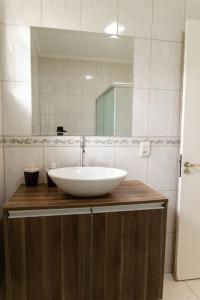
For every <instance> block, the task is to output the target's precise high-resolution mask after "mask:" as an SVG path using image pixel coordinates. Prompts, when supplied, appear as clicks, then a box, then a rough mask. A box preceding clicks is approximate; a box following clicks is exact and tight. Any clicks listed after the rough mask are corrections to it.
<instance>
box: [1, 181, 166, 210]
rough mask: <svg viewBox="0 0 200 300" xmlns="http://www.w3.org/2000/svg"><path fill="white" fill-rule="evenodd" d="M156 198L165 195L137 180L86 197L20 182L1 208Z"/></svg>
mask: <svg viewBox="0 0 200 300" xmlns="http://www.w3.org/2000/svg"><path fill="white" fill-rule="evenodd" d="M159 201H167V199H166V198H165V197H164V196H163V195H161V194H160V193H158V192H156V191H154V190H152V189H151V188H149V187H148V186H146V185H145V184H143V183H141V182H140V181H125V182H123V183H122V184H121V185H120V186H119V187H117V188H116V189H115V190H114V191H113V192H111V193H110V194H107V195H105V196H102V197H96V198H88V199H87V198H74V197H72V196H69V195H67V194H65V193H64V192H62V191H61V190H59V189H58V188H57V187H51V188H49V187H48V186H47V185H46V184H41V185H39V186H37V187H26V186H25V185H21V186H20V187H19V188H18V190H17V191H16V193H15V194H14V195H13V196H12V197H11V199H10V200H8V201H7V202H6V203H5V205H4V212H6V211H8V210H17V209H18V210H20V209H21V210H23V209H45V208H68V207H88V206H93V207H94V206H101V205H104V206H106V205H120V204H132V203H153V202H159Z"/></svg>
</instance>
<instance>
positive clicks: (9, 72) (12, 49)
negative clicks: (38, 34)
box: [0, 1, 31, 82]
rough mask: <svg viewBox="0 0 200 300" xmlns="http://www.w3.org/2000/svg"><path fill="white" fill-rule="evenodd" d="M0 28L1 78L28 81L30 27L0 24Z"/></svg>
mask: <svg viewBox="0 0 200 300" xmlns="http://www.w3.org/2000/svg"><path fill="white" fill-rule="evenodd" d="M1 2H2V1H1ZM0 29H1V31H0V51H1V73H2V75H1V78H2V80H7V81H25V82H30V81H31V56H30V29H29V28H28V27H24V26H13V25H1V26H0Z"/></svg>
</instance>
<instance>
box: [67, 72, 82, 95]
mask: <svg viewBox="0 0 200 300" xmlns="http://www.w3.org/2000/svg"><path fill="white" fill-rule="evenodd" d="M69 90H70V94H71V95H75V96H81V94H82V90H83V80H82V78H81V77H80V76H70V77H69Z"/></svg>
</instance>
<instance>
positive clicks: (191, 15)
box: [185, 0, 200, 20]
mask: <svg viewBox="0 0 200 300" xmlns="http://www.w3.org/2000/svg"><path fill="white" fill-rule="evenodd" d="M185 16H186V20H188V19H200V1H199V0H186V10H185Z"/></svg>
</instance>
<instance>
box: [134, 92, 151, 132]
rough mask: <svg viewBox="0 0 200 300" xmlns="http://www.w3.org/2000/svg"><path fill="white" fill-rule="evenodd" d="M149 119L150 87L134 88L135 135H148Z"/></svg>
mask: <svg viewBox="0 0 200 300" xmlns="http://www.w3.org/2000/svg"><path fill="white" fill-rule="evenodd" d="M148 121H149V89H135V88H134V89H133V121H132V124H133V135H135V136H147V135H148Z"/></svg>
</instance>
